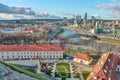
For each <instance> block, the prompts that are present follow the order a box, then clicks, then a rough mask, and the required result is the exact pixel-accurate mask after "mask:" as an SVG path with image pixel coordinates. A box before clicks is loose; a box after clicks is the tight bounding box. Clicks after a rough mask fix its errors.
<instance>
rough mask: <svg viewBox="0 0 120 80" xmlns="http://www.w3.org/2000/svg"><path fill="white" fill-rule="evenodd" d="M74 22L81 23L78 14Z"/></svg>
mask: <svg viewBox="0 0 120 80" xmlns="http://www.w3.org/2000/svg"><path fill="white" fill-rule="evenodd" d="M76 22H77V24H78V25H79V24H80V23H81V16H80V15H77V16H76Z"/></svg>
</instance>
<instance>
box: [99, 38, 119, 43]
mask: <svg viewBox="0 0 120 80" xmlns="http://www.w3.org/2000/svg"><path fill="white" fill-rule="evenodd" d="M99 41H101V42H103V43H109V44H117V45H120V40H115V39H110V38H103V37H100V40H99Z"/></svg>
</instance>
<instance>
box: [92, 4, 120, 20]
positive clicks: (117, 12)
mask: <svg viewBox="0 0 120 80" xmlns="http://www.w3.org/2000/svg"><path fill="white" fill-rule="evenodd" d="M94 8H95V9H97V10H106V11H108V13H107V14H109V15H107V16H111V17H119V18H120V4H100V5H96V6H95V7H94ZM109 11H110V12H109Z"/></svg>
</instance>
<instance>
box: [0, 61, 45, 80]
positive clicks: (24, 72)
mask: <svg viewBox="0 0 120 80" xmlns="http://www.w3.org/2000/svg"><path fill="white" fill-rule="evenodd" d="M0 63H1V64H4V65H5V66H8V67H10V68H11V69H12V70H14V71H17V72H20V73H23V74H25V75H28V76H30V77H33V78H36V79H38V80H45V79H44V78H42V77H41V76H39V75H37V74H35V73H33V72H30V71H28V70H25V69H22V68H19V67H17V66H14V65H11V64H7V63H5V62H2V61H0Z"/></svg>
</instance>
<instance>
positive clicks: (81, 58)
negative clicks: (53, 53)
mask: <svg viewBox="0 0 120 80" xmlns="http://www.w3.org/2000/svg"><path fill="white" fill-rule="evenodd" d="M73 61H75V62H78V63H82V64H86V65H89V64H90V63H91V62H92V58H91V57H90V56H89V55H87V54H82V53H77V54H76V55H75V57H74V59H73Z"/></svg>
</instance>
